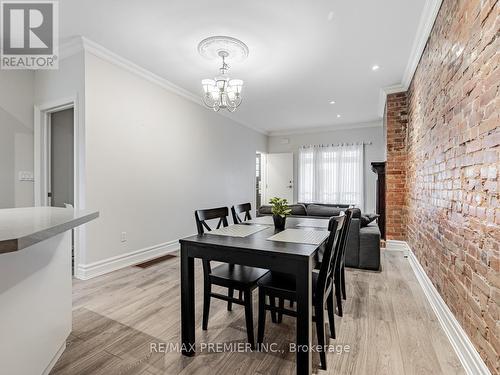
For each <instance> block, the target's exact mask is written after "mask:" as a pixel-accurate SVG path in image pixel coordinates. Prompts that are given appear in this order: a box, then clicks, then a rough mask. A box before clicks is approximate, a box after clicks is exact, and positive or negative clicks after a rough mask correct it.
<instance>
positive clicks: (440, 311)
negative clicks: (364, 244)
mask: <svg viewBox="0 0 500 375" xmlns="http://www.w3.org/2000/svg"><path fill="white" fill-rule="evenodd" d="M387 242H388V243H389V242H393V243H397V245H398V246H404V247H405V248H406V253H407V254H408V261H409V263H410V266H411V268H412V269H413V272H414V273H415V277H416V278H417V280H418V283H419V284H420V287H421V288H422V290H423V291H424V294H425V296H426V297H427V301H429V304H430V305H431V307H432V310H433V311H434V313H435V314H436V317H437V318H438V321H439V323H440V324H441V328H443V331H444V332H445V334H446V336H447V337H448V340H450V343H451V346H452V347H453V349H454V350H455V353H457V356H458V358H459V359H460V362H461V363H462V365H463V367H464V369H465V372H466V373H467V374H468V375H491V372H490V370H489V369H488V367H486V364H485V363H484V362H483V360H482V359H481V356H480V355H479V353H478V352H477V350H476V348H475V347H474V345H473V344H472V342H471V341H470V339H469V337H468V336H467V333H466V332H465V331H464V329H463V328H462V326H461V325H460V323H459V322H458V320H457V319H456V318H455V316H454V315H453V313H452V312H451V310H450V309H449V307H448V306H447V305H446V302H444V300H443V299H442V298H441V296H440V295H439V292H438V291H437V289H436V287H435V286H434V284H432V281H431V280H430V279H429V277H428V276H427V274H426V273H425V270H424V269H423V267H422V265H421V264H420V262H419V261H418V259H417V257H416V256H415V254H414V253H413V251H412V250H411V248H410V246H409V245H408V243H406V242H405V241H391V240H389V241H387Z"/></svg>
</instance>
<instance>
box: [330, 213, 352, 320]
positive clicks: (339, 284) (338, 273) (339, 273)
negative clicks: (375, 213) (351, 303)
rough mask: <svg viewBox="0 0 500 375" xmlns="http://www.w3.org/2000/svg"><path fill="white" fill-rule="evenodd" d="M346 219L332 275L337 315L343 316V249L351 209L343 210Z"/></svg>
mask: <svg viewBox="0 0 500 375" xmlns="http://www.w3.org/2000/svg"><path fill="white" fill-rule="evenodd" d="M345 214H346V220H345V224H344V225H345V228H344V229H343V231H342V237H341V239H340V241H341V249H340V253H339V259H338V261H337V262H336V267H335V273H334V276H333V279H334V284H335V298H336V300H337V312H338V315H339V316H343V309H342V299H344V300H345V299H346V287H345V251H346V248H347V238H348V237H349V227H350V226H351V219H352V215H353V210H352V209H347V210H346V211H345Z"/></svg>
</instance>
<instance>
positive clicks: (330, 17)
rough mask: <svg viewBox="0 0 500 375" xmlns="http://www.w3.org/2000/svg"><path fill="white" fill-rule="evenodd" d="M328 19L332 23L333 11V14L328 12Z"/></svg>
mask: <svg viewBox="0 0 500 375" xmlns="http://www.w3.org/2000/svg"><path fill="white" fill-rule="evenodd" d="M326 18H327V19H328V21H331V20H333V11H332V12H328V17H326Z"/></svg>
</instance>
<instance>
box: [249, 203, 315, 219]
mask: <svg viewBox="0 0 500 375" xmlns="http://www.w3.org/2000/svg"><path fill="white" fill-rule="evenodd" d="M288 207H290V209H291V210H292V212H290V215H296V216H305V215H307V213H306V208H305V206H304V205H303V204H290V205H288ZM271 209H272V207H271V206H270V205H264V206H260V207H259V215H272V214H273V213H272V211H271Z"/></svg>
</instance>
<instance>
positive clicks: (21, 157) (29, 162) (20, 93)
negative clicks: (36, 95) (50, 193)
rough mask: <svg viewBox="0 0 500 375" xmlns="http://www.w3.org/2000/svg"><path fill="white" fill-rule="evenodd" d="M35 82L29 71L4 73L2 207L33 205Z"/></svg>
mask: <svg viewBox="0 0 500 375" xmlns="http://www.w3.org/2000/svg"><path fill="white" fill-rule="evenodd" d="M33 79H34V73H33V72H31V71H26V70H22V71H21V70H8V71H6V70H0V208H10V207H23V206H32V205H33V182H31V181H19V178H18V175H19V171H27V172H33Z"/></svg>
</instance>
